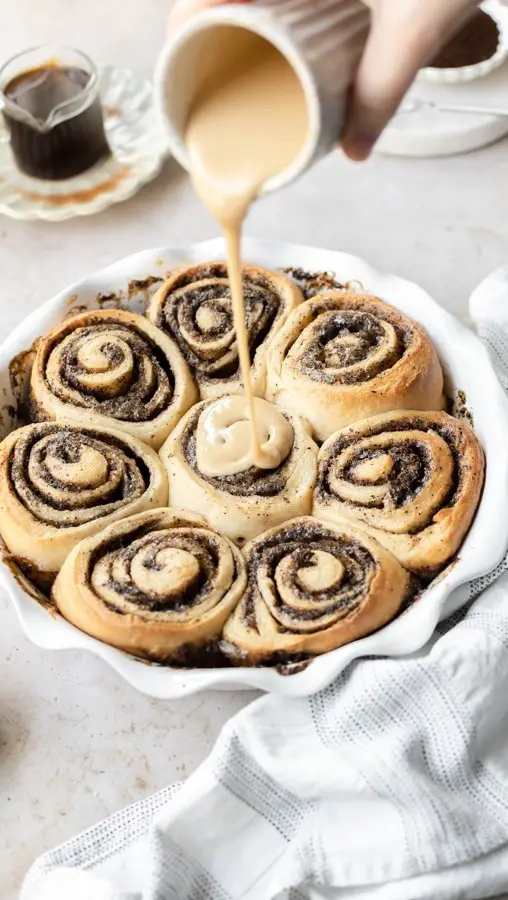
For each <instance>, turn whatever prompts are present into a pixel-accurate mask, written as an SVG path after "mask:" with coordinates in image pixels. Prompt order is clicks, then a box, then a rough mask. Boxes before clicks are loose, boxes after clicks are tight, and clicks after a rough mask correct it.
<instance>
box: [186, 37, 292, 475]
mask: <svg viewBox="0 0 508 900" xmlns="http://www.w3.org/2000/svg"><path fill="white" fill-rule="evenodd" d="M220 31H221V32H222V33H221V34H220V39H219V43H220V44H222V45H223V47H224V51H225V52H224V53H223V54H222V61H221V63H220V64H218V65H217V67H216V68H215V71H214V72H213V76H212V77H211V78H209V79H208V80H207V81H206V83H205V84H204V86H203V88H202V90H201V91H200V92H199V93H198V94H197V96H196V98H195V100H194V103H193V106H192V108H191V110H190V115H189V118H188V124H187V129H186V135H185V137H186V143H187V147H188V151H189V157H190V162H191V177H192V181H193V184H194V187H195V189H196V192H197V193H198V195H199V197H200V198H201V200H202V201H203V203H204V204H205V206H206V207H207V209H208V211H209V212H210V213H211V215H212V216H213V217H214V218H215V219H216V221H217V222H218V224H219V225H220V227H221V229H222V231H223V233H224V237H225V239H226V248H227V263H228V276H229V282H230V288H231V297H232V306H233V316H234V324H235V330H236V336H237V341H238V355H239V359H240V367H241V371H242V378H243V382H244V387H245V396H246V400H247V405H248V411H249V419H250V425H251V432H252V450H251V459H252V463H253V464H254V465H256V466H258V467H259V468H268V469H269V468H272V467H273V458H274V457H273V455H272V454H271V453H267V452H266V450H264V449H263V447H262V444H261V440H260V429H261V430H262V429H263V428H264V427H265V423H264V422H263V416H264V414H265V411H264V408H263V407H262V406H260V405H258V406H255V404H254V395H253V391H252V385H251V379H250V351H249V344H248V339H247V331H246V327H245V313H244V305H243V288H242V270H241V262H240V242H241V230H242V225H243V221H244V219H245V217H246V215H247V213H248V211H249V208H250V206H251V204H252V202H253V201H254V200H255V199H256V197H257V196H258V195H259V193H260V191H261V189H262V187H263V185H264V184H265V182H267V181H268V180H269V179H271V178H273V177H274V176H277V175H279V174H280V173H281V172H283V171H284V169H286V168H287V167H288V166H290V165H291V163H292V162H293V161H294V160H295V159H296V157H297V156H298V154H299V153H300V151H301V150H302V147H303V146H304V143H305V140H306V137H307V132H308V114H307V104H306V98H305V94H304V90H303V87H302V85H301V82H300V80H299V78H298V76H297V74H296V72H295V70H294V69H293V67H292V66H291V64H290V63H289V62H288V60H287V59H286V58H285V56H284V55H283V54H282V53H281V52H280V51H279V50H278V49H277V48H276V47H275V46H274V45H273V44H271V43H270V42H269V41H267V40H265V39H264V38H263V37H261V36H260V35H258V34H255V33H253V32H250V31H248V30H247V29H241V28H231V27H224V28H223V29H220ZM217 51H218V47H217V48H216V52H217ZM226 51H227V52H226ZM217 59H220V57H219V55H217ZM265 430H266V428H265Z"/></svg>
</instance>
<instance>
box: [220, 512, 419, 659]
mask: <svg viewBox="0 0 508 900" xmlns="http://www.w3.org/2000/svg"><path fill="white" fill-rule="evenodd" d="M244 555H245V558H246V560H247V577H248V586H247V590H246V592H245V594H244V596H243V598H242V600H241V601H240V603H239V605H238V607H237V608H236V610H235V612H234V613H233V615H232V616H231V617H230V618H229V619H228V621H227V622H226V625H225V626H224V632H223V637H224V652H225V653H227V654H228V655H230V656H231V659H232V661H233V662H237V663H239V664H242V665H245V664H260V663H261V664H263V663H270V662H271V663H274V662H280V661H284V660H286V659H291V658H294V657H295V656H296V657H298V656H300V655H301V654H303V655H305V656H316V655H318V654H320V653H326V652H327V651H328V650H334V649H335V648H336V647H341V646H342V645H343V644H348V643H350V642H351V641H354V640H357V638H360V637H364V636H365V635H367V634H370V633H371V632H372V631H375V630H376V629H377V628H381V626H382V625H385V624H386V623H387V622H389V621H390V619H392V618H393V617H394V616H395V615H396V613H397V612H398V611H399V609H400V607H401V605H402V603H403V601H404V599H405V598H406V595H407V593H408V589H409V578H410V576H409V574H408V573H407V572H406V571H405V570H404V569H403V568H402V566H401V565H399V563H398V562H397V560H396V559H395V558H394V557H393V556H392V555H391V553H388V552H387V551H386V550H384V548H383V547H381V545H380V544H378V543H377V541H375V540H374V539H373V538H370V537H369V536H368V535H365V534H362V533H361V532H360V531H357V530H355V529H353V528H350V527H349V525H345V526H341V527H340V528H339V527H337V526H336V525H334V524H333V523H327V522H322V521H320V520H319V519H316V518H313V517H312V516H303V517H302V518H298V519H293V520H292V521H290V522H286V523H285V524H283V525H279V526H278V527H277V528H271V529H270V530H269V531H266V532H265V533H264V534H261V535H260V536H259V537H257V538H255V539H254V540H253V541H251V542H250V544H248V545H247V546H246V547H245V548H244Z"/></svg>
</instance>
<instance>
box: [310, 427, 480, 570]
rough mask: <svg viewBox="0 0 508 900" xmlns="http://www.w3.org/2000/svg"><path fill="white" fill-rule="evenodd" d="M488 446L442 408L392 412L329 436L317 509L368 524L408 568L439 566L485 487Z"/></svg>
mask: <svg viewBox="0 0 508 900" xmlns="http://www.w3.org/2000/svg"><path fill="white" fill-rule="evenodd" d="M483 478H484V455H483V450H482V448H481V446H480V444H479V442H478V440H477V438H476V436H475V435H474V433H473V431H472V430H471V428H470V427H469V426H468V425H466V424H465V423H464V422H460V421H459V420H457V419H454V418H452V417H451V416H449V415H447V414H446V413H444V412H419V411H415V412H413V411H411V412H392V413H386V414H384V415H380V416H374V417H372V418H371V419H367V420H365V421H364V422H358V423H357V424H356V425H352V426H350V427H349V428H345V429H343V430H341V431H339V432H337V433H336V434H334V435H332V436H331V437H330V438H329V439H328V440H327V441H326V442H325V443H324V444H323V446H322V448H321V450H320V453H319V473H318V483H317V485H316V491H315V495H314V506H313V512H314V514H315V515H319V516H321V517H326V518H327V519H331V520H332V521H334V522H336V523H338V524H340V525H341V524H342V523H344V522H347V521H349V522H352V523H354V525H355V527H358V528H361V529H363V530H366V531H367V532H368V533H369V534H371V535H372V536H373V537H375V538H376V539H377V540H378V541H379V542H380V543H381V544H382V545H383V546H384V547H386V549H387V550H390V552H391V553H393V554H394V556H396V557H397V559H398V560H399V561H400V562H401V563H402V564H403V565H404V566H405V567H406V568H408V569H411V570H412V571H414V572H419V573H421V574H426V575H432V574H435V573H436V572H438V571H439V570H440V569H441V568H443V566H445V565H446V563H447V562H449V561H450V559H451V558H452V557H453V556H454V554H455V553H456V552H457V550H458V549H459V547H460V545H461V543H462V541H463V540H464V537H465V535H466V534H467V531H468V529H469V527H470V525H471V522H472V520H473V517H474V514H475V512H476V508H477V506H478V502H479V499H480V494H481V490H482V486H483Z"/></svg>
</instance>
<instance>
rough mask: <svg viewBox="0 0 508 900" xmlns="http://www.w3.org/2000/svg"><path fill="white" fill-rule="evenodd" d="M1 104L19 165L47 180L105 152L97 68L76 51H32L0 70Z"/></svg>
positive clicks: (89, 163)
mask: <svg viewBox="0 0 508 900" xmlns="http://www.w3.org/2000/svg"><path fill="white" fill-rule="evenodd" d="M0 105H1V109H2V115H3V119H4V124H5V130H4V135H3V137H4V139H5V140H7V141H9V142H10V145H11V149H12V153H13V156H14V159H15V162H16V165H17V167H18V168H19V169H20V170H21V171H22V172H24V173H25V174H27V175H31V176H33V177H35V178H43V179H48V180H60V179H63V178H70V177H72V176H73V175H78V174H80V173H81V172H84V171H86V170H88V169H90V168H91V167H92V166H93V165H95V164H96V163H97V162H99V161H100V160H101V159H103V158H104V157H105V156H107V155H108V154H109V152H110V151H109V147H108V143H107V140H106V135H105V132H104V122H103V116H102V108H101V102H100V97H99V90H98V78H97V69H96V67H95V65H94V64H93V62H92V61H91V60H90V59H89V58H88V57H87V56H86V55H85V54H84V53H81V52H80V51H78V50H73V49H72V48H68V47H55V46H51V45H50V46H45V47H35V48H33V49H30V50H26V51H24V52H23V53H20V54H18V55H17V56H15V57H13V58H12V59H10V60H9V61H8V62H7V63H5V65H4V66H3V67H2V68H1V69H0Z"/></svg>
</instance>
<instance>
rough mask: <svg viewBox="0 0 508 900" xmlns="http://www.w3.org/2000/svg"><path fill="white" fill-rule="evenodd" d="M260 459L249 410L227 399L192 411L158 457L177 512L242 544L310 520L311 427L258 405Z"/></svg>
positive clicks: (295, 417)
mask: <svg viewBox="0 0 508 900" xmlns="http://www.w3.org/2000/svg"><path fill="white" fill-rule="evenodd" d="M255 411H256V426H257V429H258V430H259V434H260V437H261V451H262V457H261V460H260V462H262V463H263V466H264V467H261V466H260V465H258V464H256V461H254V460H253V458H252V431H251V426H250V421H249V414H248V409H247V403H246V401H245V399H244V398H243V397H241V396H232V397H223V398H221V399H219V400H212V401H210V400H209V401H205V402H203V403H198V404H197V405H196V406H194V407H193V408H192V409H191V410H190V411H189V412H188V413H187V414H186V415H185V416H184V418H183V419H182V421H181V422H180V424H179V425H178V426H177V427H176V428H175V430H174V431H173V433H172V434H171V435H170V437H169V438H168V440H167V441H166V443H165V444H164V446H163V447H162V449H161V451H160V455H161V459H162V462H163V464H164V466H165V468H166V471H167V473H168V478H169V486H170V487H169V496H170V503H171V505H172V506H179V507H180V506H181V507H185V509H189V510H192V511H193V512H197V513H199V514H200V515H203V516H204V517H205V518H206V520H207V521H208V522H209V523H210V525H213V527H214V528H217V529H218V530H219V531H220V532H221V533H222V534H225V535H227V536H228V537H229V538H231V539H232V540H234V541H236V542H237V543H239V544H240V545H241V544H243V542H245V541H246V540H249V539H250V538H252V537H254V536H255V535H257V534H260V532H262V531H264V530H266V529H267V528H270V527H271V526H273V525H277V524H279V522H283V521H285V520H286V519H288V518H291V517H293V516H295V515H303V514H305V513H309V512H310V510H311V506H312V494H313V490H314V485H315V482H316V469H317V446H316V444H315V443H314V441H313V440H312V438H311V436H310V428H309V426H308V424H307V423H306V422H305V421H304V420H303V419H302V418H301V417H300V416H298V415H296V414H295V413H286V412H284V413H282V412H281V411H280V410H279V409H277V407H275V406H272V405H271V404H269V403H267V402H266V401H265V400H261V399H259V398H256V400H255Z"/></svg>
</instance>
